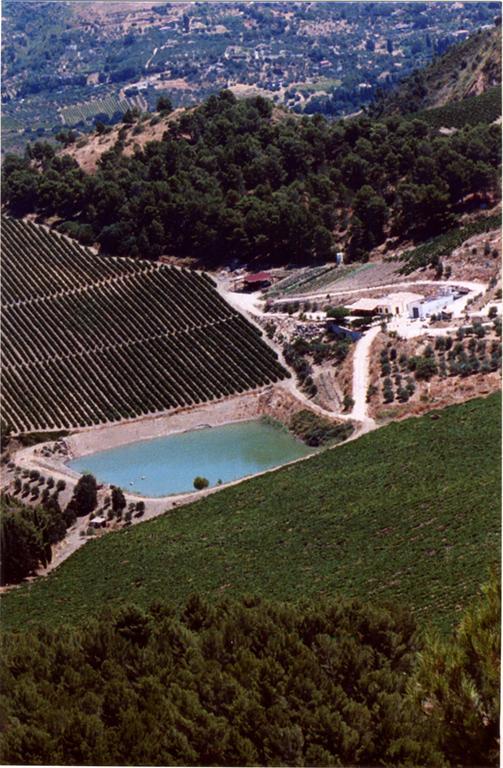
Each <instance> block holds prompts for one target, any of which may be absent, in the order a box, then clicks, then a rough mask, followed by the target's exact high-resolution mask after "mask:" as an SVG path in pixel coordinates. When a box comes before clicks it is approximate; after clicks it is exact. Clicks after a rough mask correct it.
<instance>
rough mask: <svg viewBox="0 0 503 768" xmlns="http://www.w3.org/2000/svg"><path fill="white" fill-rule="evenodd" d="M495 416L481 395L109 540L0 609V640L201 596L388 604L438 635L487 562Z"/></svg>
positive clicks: (494, 489)
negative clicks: (115, 609) (0, 634)
mask: <svg viewBox="0 0 503 768" xmlns="http://www.w3.org/2000/svg"><path fill="white" fill-rule="evenodd" d="M500 407H501V397H500V395H493V396H491V397H488V398H487V399H478V400H472V401H470V402H468V403H465V404H463V405H460V406H454V407H451V408H448V409H445V410H443V411H438V412H436V413H435V414H432V415H429V416H424V417H422V418H418V419H414V418H412V419H409V420H407V421H404V422H401V423H394V424H391V425H390V426H388V427H383V428H382V429H380V430H378V431H376V432H372V433H370V434H367V435H364V436H363V437H361V438H360V439H358V440H357V441H355V442H350V443H347V444H346V445H343V446H340V447H338V448H336V449H333V450H328V451H326V452H324V453H322V454H320V455H318V456H315V457H314V458H312V459H308V460H306V461H303V462H301V463H300V464H297V465H295V466H292V467H285V468H283V469H280V470H278V471H276V472H272V473H270V474H268V475H264V476H262V477H258V478H255V479H251V480H249V481H246V482H244V483H242V484H240V485H238V486H235V487H233V488H229V489H226V490H222V491H221V492H219V493H217V494H215V495H212V496H208V497H206V498H205V499H203V500H201V501H199V502H196V503H194V504H191V505H188V506H186V507H183V508H180V509H179V510H174V511H172V512H171V513H170V514H169V515H166V516H163V517H160V518H157V519H156V520H153V521H151V522H148V523H144V524H142V525H139V526H135V527H134V528H130V529H126V530H124V531H122V532H120V533H117V534H116V533H110V534H108V535H107V536H105V537H103V538H102V539H100V540H96V541H92V542H90V543H89V544H86V546H85V547H83V548H82V549H81V550H79V551H78V552H77V553H76V554H75V555H73V556H72V557H71V558H70V559H69V560H67V561H66V562H65V563H64V564H63V565H62V566H60V568H58V569H57V570H56V571H54V572H53V573H52V574H51V575H50V576H48V577H47V578H45V579H41V580H39V581H37V582H35V583H34V584H33V585H30V586H28V585H27V586H22V587H21V588H19V589H17V590H15V591H13V592H11V593H9V594H7V595H5V596H4V597H3V598H2V603H1V607H2V621H3V623H4V626H5V627H9V628H10V627H16V628H21V627H23V628H24V627H26V624H27V623H28V622H35V621H41V622H44V623H46V624H50V625H54V624H61V623H63V622H76V621H81V620H83V619H85V618H87V617H88V616H89V615H92V614H93V613H97V612H99V611H100V610H101V608H102V607H103V606H105V605H112V606H113V605H118V604H121V603H125V602H128V603H130V602H134V603H136V604H139V605H149V604H151V603H152V602H153V601H155V600H156V599H159V598H163V599H168V600H172V601H174V602H175V603H177V604H179V605H181V604H182V603H183V602H184V601H185V600H186V599H187V596H188V595H189V594H190V593H192V592H200V593H202V594H205V595H207V596H208V597H210V598H213V599H217V598H221V597H222V596H223V595H233V596H236V595H240V594H244V593H251V594H260V595H267V596H268V597H269V598H278V599H282V600H294V601H296V600H300V599H302V598H308V599H311V600H316V599H318V598H319V597H321V596H334V595H337V594H341V595H346V596H356V597H361V598H364V599H366V600H372V601H373V602H375V603H379V602H384V601H387V600H391V601H393V602H394V603H400V602H402V603H403V604H404V605H406V606H408V607H410V608H411V609H412V610H413V612H414V613H415V614H416V616H417V617H418V619H420V620H421V623H423V624H424V623H428V622H430V621H432V622H434V623H435V624H436V625H438V626H439V627H441V628H442V629H444V630H446V629H448V628H450V627H451V626H452V625H453V623H454V622H455V621H456V620H457V619H458V617H459V615H460V613H461V611H462V610H463V608H464V607H465V606H466V605H467V603H468V601H469V600H470V599H472V598H473V597H474V596H475V595H476V593H477V589H478V586H479V585H480V583H481V582H483V581H484V580H485V579H486V578H487V574H488V571H489V568H490V566H491V564H492V563H498V562H499V557H500V555H499V547H500V466H501V465H500V455H499V450H498V446H499V431H500V427H499V425H500Z"/></svg>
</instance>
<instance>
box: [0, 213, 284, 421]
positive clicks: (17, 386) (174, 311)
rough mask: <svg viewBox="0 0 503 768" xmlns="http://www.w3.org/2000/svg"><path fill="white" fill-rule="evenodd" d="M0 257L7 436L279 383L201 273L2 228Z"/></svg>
mask: <svg viewBox="0 0 503 768" xmlns="http://www.w3.org/2000/svg"><path fill="white" fill-rule="evenodd" d="M2 250H3V254H2V287H3V291H2V302H3V334H2V353H3V376H2V395H3V418H4V419H5V420H6V421H7V422H8V424H9V425H10V426H11V427H12V429H13V431H14V432H27V431H34V430H35V431H41V430H42V431H43V430H47V429H51V430H54V429H56V430H59V429H68V428H72V427H79V426H91V425H94V424H98V423H104V422H108V421H119V420H121V419H128V418H134V417H138V416H142V415H146V414H149V413H156V412H160V411H165V410H167V409H173V408H178V407H185V406H190V405H193V404H195V403H202V402H207V401H210V400H214V399H218V398H222V397H225V396H228V395H232V394H235V393H236V392H244V391H247V390H250V389H255V388H257V387H260V386H264V385H266V384H269V383H271V382H274V381H277V380H278V379H282V378H284V377H285V376H287V375H288V374H287V373H286V371H285V370H284V369H283V368H282V367H281V366H280V364H279V363H278V360H277V356H276V353H275V352H274V351H272V350H271V349H270V348H269V347H268V346H267V345H266V344H265V343H264V342H263V341H262V339H261V336H260V333H259V331H258V330H257V329H256V328H255V327H254V326H252V325H251V324H250V323H248V321H247V320H245V319H244V318H243V317H242V316H241V315H240V314H239V313H238V312H236V311H235V310H234V309H232V308H231V307H230V306H229V305H228V304H227V303H226V302H225V301H224V300H223V299H222V298H221V297H220V295H219V294H218V293H217V291H216V290H215V288H214V286H213V283H212V281H211V279H210V278H208V277H207V276H206V275H204V274H198V273H196V272H193V271H189V270H185V269H177V268H174V267H169V266H166V265H157V264H152V263H150V262H145V261H144V262H141V261H133V260H129V259H112V258H107V259H105V258H101V257H99V256H96V255H95V254H94V253H92V252H91V251H88V250H87V249H84V248H81V247H80V246H78V245H76V244H75V243H72V242H71V241H70V240H68V239H67V238H65V237H62V236H59V235H57V234H54V233H50V232H47V231H46V230H44V229H43V228H40V227H37V226H36V225H33V224H29V223H25V222H19V221H15V220H10V219H6V220H5V221H4V224H3V238H2Z"/></svg>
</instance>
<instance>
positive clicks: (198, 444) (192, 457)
mask: <svg viewBox="0 0 503 768" xmlns="http://www.w3.org/2000/svg"><path fill="white" fill-rule="evenodd" d="M313 452H314V451H313V449H312V448H308V447H307V446H306V445H304V443H301V442H300V441H299V440H296V439H295V438H294V437H292V435H290V434H289V433H288V432H286V431H282V430H280V429H277V428H276V427H274V426H272V425H270V424H267V423H265V422H263V421H244V422H240V423H237V424H225V425H224V426H222V427H212V428H205V429H197V430H193V431H191V432H183V433H180V434H177V435H169V436H167V437H156V438H154V439H152V440H141V441H139V442H136V443H130V444H129V445H123V446H121V447H119V448H110V449H108V450H106V451H98V452H97V453H92V454H90V455H88V456H82V457H81V458H79V459H74V460H73V461H70V462H68V466H69V467H70V468H71V469H74V470H76V471H77V472H91V474H93V475H94V476H95V477H96V479H97V480H98V481H99V482H102V483H110V484H113V485H118V486H120V487H122V488H124V490H127V491H131V492H133V493H139V494H142V495H145V496H167V495H168V494H171V493H183V492H185V491H191V490H194V486H193V481H194V478H195V477H196V476H197V475H201V476H202V477H206V478H207V479H208V480H209V483H210V486H214V485H217V482H218V480H221V481H222V483H228V482H230V481H231V480H237V479H239V478H240V477H245V476H246V475H253V474H255V473H256V472H261V471H263V470H265V469H271V468H272V467H278V466H280V465H281V464H285V463H286V462H288V461H293V460H294V459H299V458H301V457H302V456H308V455H309V454H311V453H313Z"/></svg>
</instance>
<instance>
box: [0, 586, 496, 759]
mask: <svg viewBox="0 0 503 768" xmlns="http://www.w3.org/2000/svg"><path fill="white" fill-rule="evenodd" d="M499 617H500V610H499V588H498V579H497V577H496V576H495V577H494V578H493V581H492V583H491V584H490V585H489V586H488V587H487V588H486V590H485V594H484V595H483V596H482V599H481V600H480V602H479V604H478V605H477V606H476V607H475V608H474V609H472V610H470V611H469V612H468V613H467V615H466V617H465V618H464V619H463V620H462V622H461V624H460V626H459V628H458V630H457V631H456V633H455V635H454V638H450V639H449V640H441V639H439V638H436V639H434V640H432V639H430V640H428V641H427V642H426V643H424V642H423V641H422V640H421V637H420V635H418V634H417V632H416V630H415V626H414V623H413V622H412V620H411V618H410V616H409V615H408V614H407V613H404V612H403V611H401V610H399V609H396V608H391V607H389V608H382V607H380V608H379V607H377V606H371V605H364V604H361V603H359V602H357V601H351V602H341V601H339V600H334V599H332V600H327V601H325V602H323V603H318V604H316V605H312V604H311V605H308V604H302V605H298V606H294V605H291V604H285V603H274V602H269V601H266V600H263V599H260V598H253V597H245V598H242V599H241V600H239V601H236V600H225V601H223V602H220V603H219V604H216V605H215V604H211V603H208V602H206V601H205V600H204V599H202V598H201V597H200V596H198V595H192V596H191V597H189V599H188V601H187V603H186V604H185V606H184V608H183V609H182V611H181V613H180V614H177V612H176V611H175V610H174V608H173V607H172V606H171V605H170V604H167V603H157V604H155V605H153V606H152V607H151V608H150V610H149V611H143V610H141V609H139V608H137V607H135V606H133V605H131V606H127V607H123V608H122V609H121V610H117V609H115V610H106V611H105V612H103V613H102V615H101V616H100V617H99V618H98V619H92V620H89V621H88V622H87V623H86V624H85V625H84V626H81V627H79V628H68V627H67V628H63V629H61V628H59V629H57V630H54V629H48V628H42V627H38V628H33V629H30V630H29V631H26V630H25V629H23V632H22V633H12V634H7V635H5V637H4V642H3V654H2V673H1V674H2V680H3V688H2V696H1V699H0V700H1V705H2V710H3V712H4V713H5V714H4V717H5V728H4V734H3V749H2V761H3V762H8V763H13V764H17V763H29V764H39V763H42V764H44V763H45V764H59V765H69V764H73V765H92V764H94V765H109V764H115V765H291V766H295V765H298V766H303V765H316V766H325V765H327V766H328V765H366V766H369V765H383V766H385V765H390V766H391V765H393V766H396V765H410V766H415V765H424V766H447V765H456V766H464V765H467V766H468V765H487V766H493V765H494V766H496V765H498V719H499V658H500V656H499V643H500V618H499Z"/></svg>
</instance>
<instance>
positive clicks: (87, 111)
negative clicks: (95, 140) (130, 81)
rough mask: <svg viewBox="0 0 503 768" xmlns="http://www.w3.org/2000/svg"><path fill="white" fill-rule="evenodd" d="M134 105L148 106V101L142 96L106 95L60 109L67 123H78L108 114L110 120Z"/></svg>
mask: <svg viewBox="0 0 503 768" xmlns="http://www.w3.org/2000/svg"><path fill="white" fill-rule="evenodd" d="M132 107H139V108H140V109H145V108H146V103H145V101H144V99H142V98H141V97H136V96H133V97H131V98H128V99H119V98H118V97H117V96H114V95H110V96H105V97H104V98H103V99H96V100H94V101H86V102H83V103H82V104H72V106H71V107H65V108H64V109H62V110H60V115H61V119H62V120H63V123H64V124H65V125H70V126H71V125H77V123H81V122H84V123H85V122H87V121H88V120H92V119H93V118H94V117H96V116H98V115H106V116H107V118H108V119H109V120H110V119H111V118H112V117H114V115H123V114H124V112H126V111H127V110H128V109H131V108H132Z"/></svg>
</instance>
